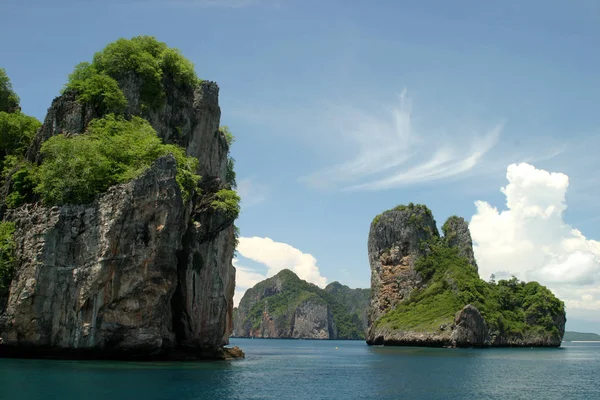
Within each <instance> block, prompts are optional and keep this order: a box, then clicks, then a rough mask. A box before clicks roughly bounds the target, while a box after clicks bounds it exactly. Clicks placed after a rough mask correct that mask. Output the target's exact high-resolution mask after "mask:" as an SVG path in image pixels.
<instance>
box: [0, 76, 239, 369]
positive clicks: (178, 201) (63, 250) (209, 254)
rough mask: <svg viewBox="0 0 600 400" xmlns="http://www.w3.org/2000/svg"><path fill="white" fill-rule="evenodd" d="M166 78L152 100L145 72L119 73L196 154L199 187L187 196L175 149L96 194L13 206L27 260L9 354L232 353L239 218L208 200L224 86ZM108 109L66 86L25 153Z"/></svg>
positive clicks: (0, 318)
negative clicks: (68, 201)
mask: <svg viewBox="0 0 600 400" xmlns="http://www.w3.org/2000/svg"><path fill="white" fill-rule="evenodd" d="M169 79H170V78H169V77H168V76H166V77H165V81H164V87H165V92H166V97H165V101H164V104H163V105H162V106H161V107H158V108H156V109H151V108H147V107H142V106H141V100H140V95H139V94H140V92H141V90H140V89H141V83H142V82H141V80H140V79H139V78H138V77H137V76H136V75H135V74H129V75H126V76H124V77H122V79H120V80H119V84H120V86H121V88H122V89H123V92H124V94H125V97H126V98H127V100H128V102H129V105H128V108H127V110H126V114H128V115H139V116H141V117H143V118H146V119H147V120H148V121H149V122H150V123H151V124H152V126H153V127H154V129H155V130H156V131H157V133H158V135H159V136H160V137H161V138H162V139H163V141H164V142H165V143H170V144H178V145H181V146H185V148H186V152H187V154H188V155H191V156H194V157H197V158H198V159H199V167H198V173H199V174H200V175H201V176H202V178H203V180H202V183H201V185H202V190H201V191H200V194H196V195H194V196H193V199H192V200H191V201H189V202H188V203H187V204H184V203H183V200H182V197H181V193H180V190H179V187H178V185H177V182H176V180H175V172H176V168H175V162H174V160H173V159H172V157H166V158H161V159H159V160H158V161H157V162H156V163H155V164H154V166H153V167H152V169H150V170H148V171H146V172H145V173H144V174H143V175H142V176H140V177H139V178H137V179H135V180H133V181H132V182H129V183H127V184H125V185H119V186H115V187H112V188H110V189H109V191H108V192H107V193H105V194H103V195H101V196H99V197H98V198H97V199H96V201H94V202H93V203H92V204H88V205H65V206H62V207H53V208H46V207H41V206H36V205H25V206H23V207H21V208H19V209H17V210H10V211H8V212H7V213H6V215H5V218H6V219H10V220H13V221H14V222H15V224H16V227H17V233H16V235H15V238H16V239H17V251H16V258H17V260H18V264H19V266H18V269H17V272H16V276H15V278H14V280H13V282H12V284H11V288H10V295H9V298H8V299H7V300H5V302H6V310H5V311H4V312H3V313H2V314H0V337H2V338H3V339H4V345H3V346H0V353H1V352H2V351H5V352H10V353H11V354H14V355H17V356H20V355H21V354H23V352H24V351H25V349H28V350H27V351H29V352H32V353H35V351H38V350H39V351H41V350H40V349H48V350H49V351H54V350H56V351H64V352H65V356H70V355H71V354H72V353H73V352H77V351H80V350H81V351H83V350H86V351H89V352H94V353H93V355H94V356H99V357H122V356H124V355H128V354H129V355H132V356H140V357H144V356H146V357H153V356H159V355H160V356H167V355H168V356H173V357H180V356H181V357H196V356H197V357H202V358H205V357H209V358H210V357H216V358H219V357H221V358H222V357H226V355H224V354H223V351H222V346H223V345H224V344H227V343H228V340H229V339H228V338H229V335H230V333H231V331H232V325H233V322H232V310H233V292H234V288H235V268H234V267H233V265H232V263H231V260H232V256H233V251H234V247H235V235H234V228H233V220H231V219H230V218H229V217H227V216H226V215H223V213H220V212H217V211H214V210H213V209H212V208H211V207H210V202H211V201H212V200H213V199H214V196H215V193H216V192H217V191H218V190H220V189H222V188H225V187H226V184H225V176H226V171H227V151H228V145H227V142H226V140H225V138H224V137H223V135H222V134H221V133H220V132H219V131H218V127H219V119H220V108H219V105H218V87H217V85H216V84H214V83H212V82H203V83H202V85H201V86H200V87H198V88H196V89H193V88H190V87H184V86H178V85H175V84H174V83H173V82H171V81H170V80H169ZM102 116H103V115H102V114H101V113H100V112H98V110H95V109H93V108H91V107H90V106H88V105H82V104H80V103H78V102H77V100H76V96H75V94H74V93H71V92H67V93H65V94H64V95H62V96H59V97H57V98H56V99H55V100H54V101H53V103H52V106H51V107H50V109H49V110H48V114H47V117H46V119H45V121H44V124H43V126H42V128H41V129H40V130H39V131H38V134H37V136H36V138H35V140H34V142H33V144H32V146H31V147H30V149H29V150H28V153H27V157H28V158H29V159H30V160H31V161H39V160H40V154H39V150H40V147H41V144H42V143H43V142H44V141H45V140H47V139H48V138H50V137H52V136H54V135H57V134H61V133H62V134H66V135H76V134H80V133H82V132H84V131H85V129H86V126H87V125H88V123H89V122H90V121H91V120H92V119H93V118H98V117H102ZM0 311H1V308H0ZM3 349H4V350H3ZM69 352H70V353H69ZM90 354H91V353H90Z"/></svg>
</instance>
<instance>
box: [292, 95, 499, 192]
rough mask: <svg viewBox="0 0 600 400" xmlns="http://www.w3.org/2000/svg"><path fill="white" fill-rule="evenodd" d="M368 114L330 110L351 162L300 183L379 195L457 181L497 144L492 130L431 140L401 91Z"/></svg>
mask: <svg viewBox="0 0 600 400" xmlns="http://www.w3.org/2000/svg"><path fill="white" fill-rule="evenodd" d="M382 108H383V109H385V110H386V111H387V112H385V113H384V114H383V115H382V114H377V113H370V112H367V111H364V110H361V109H357V108H355V107H349V106H342V107H332V110H333V111H332V113H331V115H330V117H331V119H332V121H333V124H332V125H333V126H334V127H335V128H336V129H338V130H339V131H340V134H342V135H343V138H344V140H345V141H347V142H349V143H350V145H353V147H354V152H355V153H354V156H353V157H350V158H349V159H348V160H347V161H343V162H342V163H340V164H338V165H333V166H331V167H329V168H325V169H323V170H320V171H317V172H315V173H313V174H310V175H308V176H304V177H302V178H300V180H301V181H303V182H305V183H307V184H308V185H310V186H313V187H318V188H342V189H344V190H384V189H391V188H396V187H400V186H404V185H408V184H413V183H420V182H428V181H435V180H440V179H445V178H450V177H454V176H458V175H461V174H463V173H465V172H467V171H469V170H471V169H472V168H474V167H475V166H476V165H477V164H478V163H479V162H480V161H481V159H482V158H483V156H484V155H485V154H486V153H487V152H488V151H489V150H491V149H492V148H493V147H494V146H495V145H496V144H497V143H498V140H499V138H500V134H501V131H502V128H503V125H502V124H500V123H499V124H497V125H495V126H493V127H491V128H490V129H488V130H487V131H485V132H475V133H468V134H465V133H462V132H453V133H452V134H448V133H445V134H436V133H430V132H422V131H417V130H416V129H415V127H414V126H413V124H412V123H411V116H412V104H411V101H410V99H408V97H407V95H406V90H404V91H403V92H402V94H401V95H400V101H399V104H397V105H394V106H392V107H382Z"/></svg>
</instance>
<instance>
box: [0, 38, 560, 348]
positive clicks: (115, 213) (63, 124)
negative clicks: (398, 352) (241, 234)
mask: <svg viewBox="0 0 600 400" xmlns="http://www.w3.org/2000/svg"><path fill="white" fill-rule="evenodd" d="M0 73H1V74H0V78H1V79H0V83H1V87H0V129H2V130H3V132H1V133H2V137H3V143H2V149H0V150H1V151H0V166H1V167H2V177H1V187H0V218H1V220H2V222H0V338H1V340H0V356H11V357H56V358H114V359H229V358H239V357H243V356H244V355H243V352H242V351H240V350H239V349H229V348H227V347H226V346H227V344H228V343H229V337H230V336H237V337H265V338H266V337H269V338H284V337H285V338H311V339H361V340H366V342H367V343H368V344H370V345H417V346H447V347H464V346H468V347H486V346H560V342H561V340H562V337H563V334H564V325H565V321H566V318H565V311H564V305H563V303H562V302H561V301H560V300H558V299H557V298H556V297H555V296H554V295H553V294H552V293H551V292H550V291H549V290H548V289H546V288H545V287H543V286H541V285H539V284H538V283H536V282H529V283H525V282H520V281H518V280H517V279H516V278H513V279H509V280H499V281H498V282H495V281H490V282H485V281H483V280H481V279H480V278H479V275H478V272H477V264H476V262H475V257H474V254H473V248H472V242H471V237H470V233H469V229H468V225H467V223H466V222H465V221H464V220H463V219H462V218H458V217H451V218H450V219H449V220H448V221H447V222H446V223H445V224H444V225H443V228H442V231H443V236H442V235H440V234H439V232H438V229H437V226H436V222H435V220H434V219H433V216H432V214H431V211H429V209H427V207H425V206H422V205H414V204H409V205H406V206H398V207H396V208H394V209H392V210H389V211H386V212H384V213H383V214H381V215H378V216H377V217H376V218H375V219H374V220H373V222H372V224H371V229H370V232H369V239H368V254H369V262H370V267H371V289H370V290H369V289H350V288H348V287H347V286H344V285H342V284H340V283H338V282H334V283H332V284H330V285H328V286H327V287H326V288H324V289H321V288H318V287H317V286H315V285H312V284H310V283H308V282H305V281H303V280H301V279H299V278H298V277H297V276H296V275H295V274H294V273H293V272H291V271H289V270H283V271H281V272H280V273H279V274H277V275H276V276H274V277H272V278H269V279H267V280H265V281H263V282H260V283H258V284H257V285H256V286H255V287H253V288H251V289H249V290H248V291H247V292H246V293H245V295H244V297H243V298H242V300H241V302H240V305H239V307H238V308H236V309H234V307H233V293H234V288H235V268H234V267H233V265H232V258H233V255H234V250H235V246H236V243H237V229H236V228H235V225H234V222H235V220H236V218H237V216H238V214H239V196H238V195H237V193H236V192H235V187H236V185H235V171H234V169H233V166H234V165H233V164H234V162H233V160H232V159H231V157H230V156H229V149H230V146H231V144H232V135H231V133H230V132H229V131H228V129H227V128H226V127H221V126H220V108H219V104H218V92H219V88H218V86H217V85H216V83H214V82H209V81H202V80H200V79H199V78H198V77H197V76H196V74H195V72H194V67H193V65H192V64H191V63H190V62H189V61H188V60H186V59H185V58H184V57H183V56H181V54H179V52H178V51H177V50H176V49H172V48H169V47H168V46H167V45H166V44H164V43H162V42H159V41H157V40H156V39H155V38H153V37H147V36H139V37H135V38H133V39H131V40H128V39H119V40H118V41H116V42H114V43H111V44H109V45H108V46H107V47H106V48H105V49H104V50H102V51H100V52H98V53H96V55H94V58H93V60H92V62H90V63H82V64H79V65H78V66H77V67H76V68H75V71H74V72H73V73H72V74H71V75H70V78H69V82H68V83H67V84H66V86H65V89H64V90H63V93H62V94H61V95H60V96H58V97H57V98H55V99H54V101H53V102H52V104H51V106H50V108H49V109H48V114H47V115H46V118H45V120H44V122H43V124H42V123H40V122H39V121H37V120H35V118H32V117H28V116H26V115H25V114H23V113H22V112H21V110H20V107H19V104H18V103H19V102H18V96H16V94H14V92H12V91H11V87H10V81H9V80H8V78H7V77H6V75H5V74H4V71H3V70H1V69H0ZM124 149H127V150H128V151H123V150H124ZM64 154H69V157H68V158H65V157H64Z"/></svg>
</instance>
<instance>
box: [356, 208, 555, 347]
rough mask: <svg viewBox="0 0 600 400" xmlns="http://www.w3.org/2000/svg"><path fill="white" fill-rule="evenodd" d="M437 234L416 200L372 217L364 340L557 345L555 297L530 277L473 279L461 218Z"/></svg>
mask: <svg viewBox="0 0 600 400" xmlns="http://www.w3.org/2000/svg"><path fill="white" fill-rule="evenodd" d="M442 232H443V236H441V235H440V234H439V232H438V229H437V225H436V222H435V220H434V218H433V215H432V213H431V211H430V210H429V209H428V208H427V207H426V206H424V205H419V204H417V205H415V204H412V203H410V204H408V205H400V206H397V207H395V208H394V209H391V210H388V211H386V212H384V213H383V214H380V215H378V216H376V217H375V218H374V219H373V222H372V223H371V229H370V233H369V242H368V251H369V262H370V265H371V304H370V309H369V331H368V335H367V343H368V344H372V345H410V346H439V347H441V346H445V347H488V346H494V347H500V346H511V347H520V346H527V347H531V346H540V347H558V346H560V344H561V341H562V338H563V335H564V329H565V322H566V315H565V309H564V304H563V302H562V301H560V300H559V299H558V298H556V297H555V296H554V295H553V294H552V292H550V290H548V289H547V288H546V287H544V286H542V285H540V284H539V283H537V282H527V283H526V282H521V281H519V280H518V279H517V278H516V277H512V278H511V279H508V280H499V281H497V282H496V281H495V279H494V278H493V277H491V278H490V281H489V282H486V281H484V280H482V279H480V278H479V273H478V267H477V263H476V262H475V257H474V254H473V245H472V240H471V234H470V232H469V227H468V224H467V222H466V221H465V220H464V219H463V218H459V217H456V216H453V217H450V218H449V219H448V220H447V221H446V222H445V223H444V225H443V226H442Z"/></svg>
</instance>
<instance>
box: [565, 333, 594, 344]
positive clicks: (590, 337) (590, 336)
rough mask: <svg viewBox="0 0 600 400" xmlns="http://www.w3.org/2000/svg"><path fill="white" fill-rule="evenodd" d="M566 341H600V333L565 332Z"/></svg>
mask: <svg viewBox="0 0 600 400" xmlns="http://www.w3.org/2000/svg"><path fill="white" fill-rule="evenodd" d="M563 341H565V342H600V335H598V334H597V333H581V332H569V331H567V332H565V336H563Z"/></svg>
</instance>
